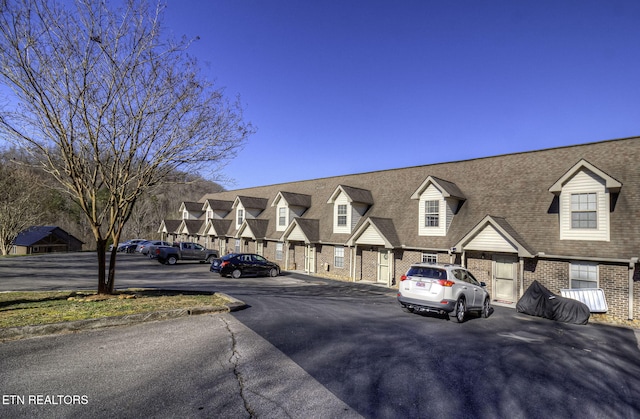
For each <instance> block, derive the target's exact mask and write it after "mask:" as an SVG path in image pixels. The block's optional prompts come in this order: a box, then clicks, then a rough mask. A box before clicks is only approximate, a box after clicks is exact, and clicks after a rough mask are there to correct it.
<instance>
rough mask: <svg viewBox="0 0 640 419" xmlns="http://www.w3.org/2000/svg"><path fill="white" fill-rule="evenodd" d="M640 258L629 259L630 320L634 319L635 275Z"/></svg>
mask: <svg viewBox="0 0 640 419" xmlns="http://www.w3.org/2000/svg"><path fill="white" fill-rule="evenodd" d="M637 263H638V258H631V259H630V260H629V320H633V277H634V276H635V275H634V274H635V272H636V264H637Z"/></svg>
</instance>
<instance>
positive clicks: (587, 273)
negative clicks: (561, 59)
mask: <svg viewBox="0 0 640 419" xmlns="http://www.w3.org/2000/svg"><path fill="white" fill-rule="evenodd" d="M569 276H570V279H571V288H598V264H597V263H589V262H571V270H570V273H569Z"/></svg>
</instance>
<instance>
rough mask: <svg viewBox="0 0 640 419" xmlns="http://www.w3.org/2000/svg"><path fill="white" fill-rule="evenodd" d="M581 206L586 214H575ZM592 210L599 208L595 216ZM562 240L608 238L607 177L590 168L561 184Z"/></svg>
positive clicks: (604, 239) (582, 212)
mask: <svg viewBox="0 0 640 419" xmlns="http://www.w3.org/2000/svg"><path fill="white" fill-rule="evenodd" d="M594 200H595V202H594ZM590 201H591V202H590ZM580 202H581V203H580ZM578 209H581V211H580V212H581V214H584V215H574V213H576V212H575V211H577V210H578ZM589 211H595V212H596V214H595V220H594V219H593V217H594V215H593V213H592V212H591V214H589ZM576 219H581V220H582V221H581V222H578V223H576ZM589 220H591V221H589ZM560 240H594V241H609V193H608V191H607V189H606V188H605V185H604V180H603V179H601V178H600V177H598V176H596V175H595V174H594V173H592V172H591V171H589V170H582V171H580V172H578V173H576V175H575V176H573V178H571V179H570V180H569V181H568V182H567V183H566V184H565V185H564V186H563V187H562V192H561V193H560Z"/></svg>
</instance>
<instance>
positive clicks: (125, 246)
mask: <svg viewBox="0 0 640 419" xmlns="http://www.w3.org/2000/svg"><path fill="white" fill-rule="evenodd" d="M143 241H145V239H131V240H127V241H126V242H124V243H118V248H117V249H116V250H117V251H118V252H126V253H133V252H135V251H136V247H138V243H140V242H143Z"/></svg>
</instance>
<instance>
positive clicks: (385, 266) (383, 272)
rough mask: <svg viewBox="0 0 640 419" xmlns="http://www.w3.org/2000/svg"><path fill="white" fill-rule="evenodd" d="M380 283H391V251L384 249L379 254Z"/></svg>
mask: <svg viewBox="0 0 640 419" xmlns="http://www.w3.org/2000/svg"><path fill="white" fill-rule="evenodd" d="M378 282H383V283H385V284H386V283H388V282H389V251H388V250H387V249H382V250H380V251H379V252H378Z"/></svg>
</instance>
